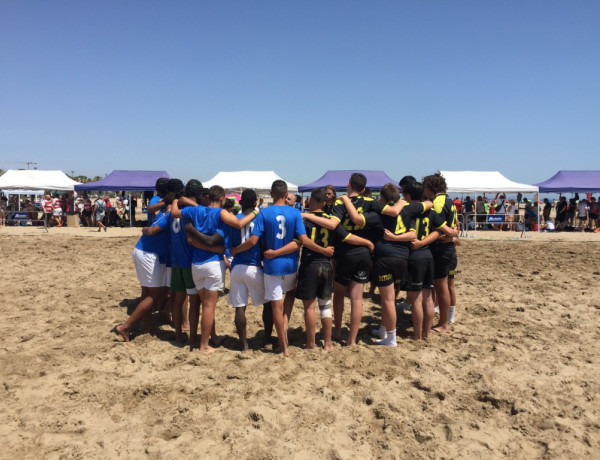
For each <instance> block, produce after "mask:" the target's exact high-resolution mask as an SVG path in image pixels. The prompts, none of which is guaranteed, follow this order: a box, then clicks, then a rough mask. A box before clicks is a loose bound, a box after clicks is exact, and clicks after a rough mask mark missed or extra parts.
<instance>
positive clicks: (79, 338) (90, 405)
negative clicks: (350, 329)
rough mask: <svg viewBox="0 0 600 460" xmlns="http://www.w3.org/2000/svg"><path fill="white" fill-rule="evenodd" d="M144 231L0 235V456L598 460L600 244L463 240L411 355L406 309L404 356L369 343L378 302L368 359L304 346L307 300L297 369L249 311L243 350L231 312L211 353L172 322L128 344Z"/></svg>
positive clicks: (366, 346) (294, 357) (371, 307)
mask: <svg viewBox="0 0 600 460" xmlns="http://www.w3.org/2000/svg"><path fill="white" fill-rule="evenodd" d="M139 235H140V230H139V229H113V228H111V229H109V230H108V232H106V233H104V232H102V233H96V232H95V231H94V230H90V229H86V228H61V229H50V231H49V233H44V231H43V230H42V229H40V228H23V227H21V228H3V229H0V245H1V247H2V257H1V259H0V262H1V264H2V268H1V273H2V276H1V278H0V305H1V308H2V313H3V321H2V322H1V323H0V349H1V352H0V370H1V374H0V380H1V384H0V401H2V402H1V404H0V444H1V445H2V449H1V450H0V457H1V458H115V457H121V458H138V457H145V458H157V459H158V458H161V459H162V458H166V459H170V458H208V457H210V458H250V459H266V458H293V459H295V458H309V457H310V458H332V459H345V458H407V457H411V458H432V457H433V458H463V457H468V458H493V457H504V456H508V457H511V458H557V457H560V458H565V457H572V458H575V457H585V458H593V457H595V456H596V455H598V453H597V452H598V449H599V448H600V403H599V399H598V398H599V395H600V362H599V361H600V357H599V356H600V354H599V353H598V350H599V347H598V343H600V328H599V327H598V324H599V316H600V297H599V295H598V293H599V292H600V288H599V286H600V262H599V261H598V254H599V253H600V234H555V235H549V234H531V238H529V239H524V240H515V239H514V238H515V237H516V236H518V234H506V233H505V234H499V233H497V232H485V233H484V232H478V234H477V237H475V238H465V239H464V240H463V244H462V245H461V246H460V247H459V248H458V252H459V271H458V274H457V279H456V285H457V293H458V299H459V300H458V305H457V314H456V315H457V316H456V317H457V323H456V324H455V325H454V326H453V328H452V329H453V332H452V334H447V335H440V334H435V335H433V337H431V339H430V340H429V341H427V342H421V343H414V342H411V341H410V340H408V336H409V334H410V333H411V331H412V328H411V324H410V316H409V315H408V314H406V313H400V315H399V320H398V332H399V337H400V339H399V346H398V348H396V349H389V348H379V347H377V346H374V345H372V340H371V338H370V333H369V332H370V330H371V329H372V328H375V327H377V326H378V324H379V319H380V309H379V307H378V306H377V305H376V303H375V304H374V303H373V302H371V300H368V299H366V300H365V308H364V318H363V324H362V325H361V332H360V334H359V339H360V341H361V343H360V345H359V346H358V347H354V348H344V347H341V346H340V345H337V344H335V346H334V349H333V350H332V351H331V352H329V353H326V352H323V351H322V350H315V351H308V350H304V349H302V345H303V343H304V326H303V315H302V309H301V304H300V303H298V302H296V307H295V309H294V312H293V315H292V320H291V324H290V331H289V337H290V342H291V349H290V352H291V358H289V359H285V358H282V357H281V356H279V355H275V354H273V353H272V352H271V350H270V349H261V348H259V343H260V337H261V334H262V332H261V331H260V329H261V318H260V315H261V309H260V308H256V309H255V308H254V307H249V308H248V311H247V315H248V319H249V323H248V333H249V336H250V337H251V340H250V345H251V347H252V350H250V351H249V352H246V353H241V352H239V351H237V347H238V343H237V340H236V334H235V328H234V325H233V309H232V308H230V307H228V306H226V303H225V298H221V299H220V301H219V304H218V306H217V330H218V332H219V333H220V334H225V335H227V336H228V337H229V338H228V339H227V340H226V341H225V343H224V345H223V346H221V347H220V348H219V349H218V350H217V352H216V353H214V354H212V355H210V356H204V355H201V354H199V353H198V352H190V351H189V348H188V347H185V346H179V345H177V344H175V343H174V342H172V341H170V339H172V338H173V336H174V334H173V332H172V328H170V327H169V326H166V325H164V326H161V328H162V330H163V331H164V333H163V334H161V337H160V338H157V337H152V336H149V335H137V336H136V337H135V338H134V339H133V341H132V342H130V343H123V342H121V341H119V340H118V339H117V337H116V336H115V335H114V334H112V333H111V332H110V331H111V329H112V328H113V326H115V325H116V324H118V323H120V322H122V321H124V320H125V318H126V317H127V310H128V308H132V307H134V306H135V305H136V303H137V298H138V296H139V294H140V287H139V285H138V283H137V281H136V278H135V273H134V268H133V264H132V260H131V252H132V250H133V246H134V244H135V242H136V240H137V238H138V237H139ZM375 300H378V297H377V296H376V299H375ZM346 305H347V307H346V312H345V314H346V318H345V320H346V321H345V324H347V323H348V321H349V306H348V301H347V302H346ZM257 333H258V336H257V337H255V335H256V334H257ZM345 333H347V327H346V330H345ZM594 452H596V454H594Z"/></svg>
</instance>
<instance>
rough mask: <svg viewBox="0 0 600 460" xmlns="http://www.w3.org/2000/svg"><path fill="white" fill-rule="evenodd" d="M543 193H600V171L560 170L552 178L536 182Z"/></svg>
mask: <svg viewBox="0 0 600 460" xmlns="http://www.w3.org/2000/svg"><path fill="white" fill-rule="evenodd" d="M535 185H537V186H538V187H539V188H540V192H542V193H563V192H572V193H586V192H590V193H598V192H600V171H564V170H561V171H558V172H557V173H556V174H555V175H554V176H552V177H551V178H550V179H548V180H546V181H544V182H540V183H539V184H535Z"/></svg>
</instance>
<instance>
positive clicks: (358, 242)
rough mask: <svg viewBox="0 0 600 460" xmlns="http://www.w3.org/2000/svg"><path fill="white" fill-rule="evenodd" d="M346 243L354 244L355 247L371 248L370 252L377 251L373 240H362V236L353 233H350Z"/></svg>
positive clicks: (345, 240)
mask: <svg viewBox="0 0 600 460" xmlns="http://www.w3.org/2000/svg"><path fill="white" fill-rule="evenodd" d="M344 243H348V244H353V245H354V246H366V247H367V248H369V252H373V251H374V250H375V245H374V244H373V242H372V241H371V240H367V239H366V238H361V237H360V236H357V235H353V234H352V233H348V236H347V237H346V239H344Z"/></svg>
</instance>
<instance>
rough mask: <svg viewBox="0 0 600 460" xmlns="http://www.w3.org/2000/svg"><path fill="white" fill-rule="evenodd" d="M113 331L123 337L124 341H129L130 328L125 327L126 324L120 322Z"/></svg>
mask: <svg viewBox="0 0 600 460" xmlns="http://www.w3.org/2000/svg"><path fill="white" fill-rule="evenodd" d="M113 331H114V333H115V334H117V335H120V336H121V337H122V338H123V342H129V329H127V328H125V326H124V325H122V324H119V325H118V326H115V328H114V329H113Z"/></svg>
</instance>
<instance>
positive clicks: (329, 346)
mask: <svg viewBox="0 0 600 460" xmlns="http://www.w3.org/2000/svg"><path fill="white" fill-rule="evenodd" d="M332 349H333V346H332V345H331V343H326V344H325V345H323V351H330V350H332Z"/></svg>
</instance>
